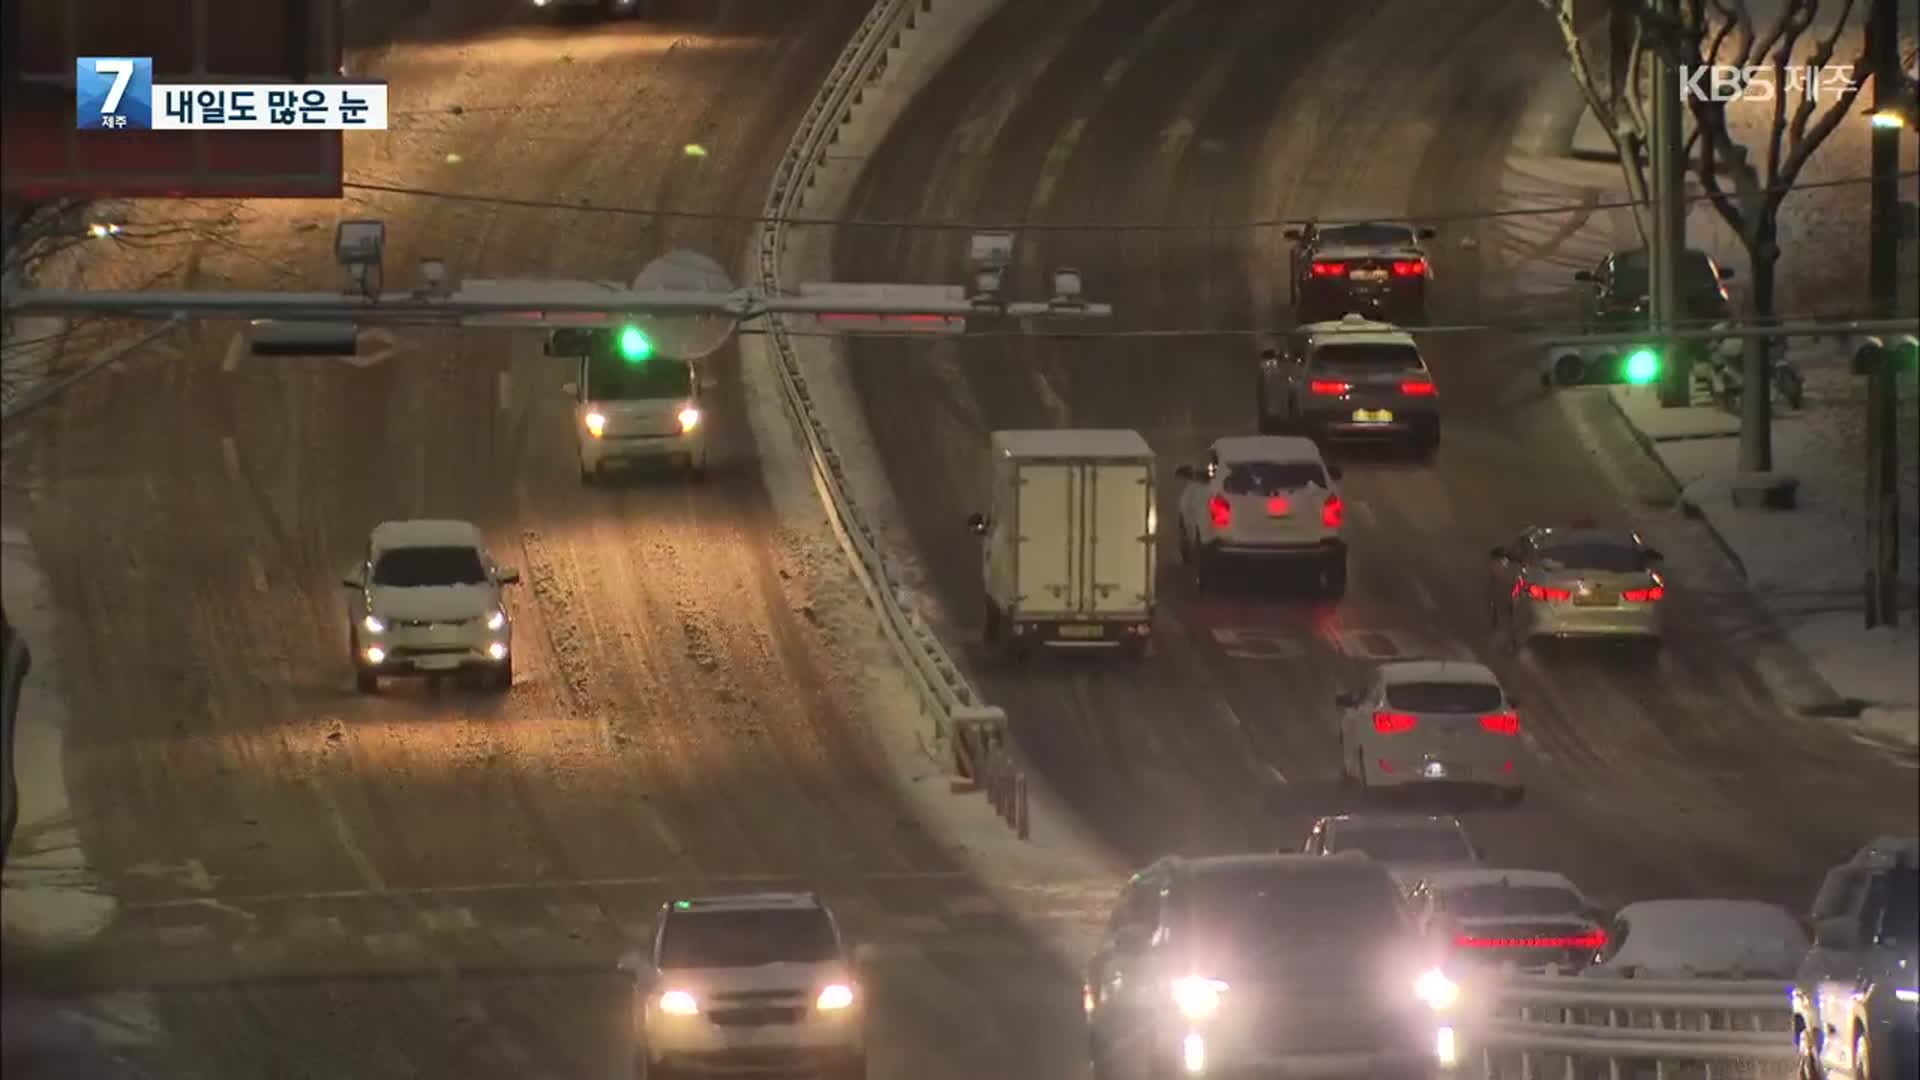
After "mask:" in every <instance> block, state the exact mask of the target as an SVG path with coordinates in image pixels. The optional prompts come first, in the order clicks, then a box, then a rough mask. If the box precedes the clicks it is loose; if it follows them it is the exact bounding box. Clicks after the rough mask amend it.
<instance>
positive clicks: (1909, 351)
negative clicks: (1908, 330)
mask: <svg viewBox="0 0 1920 1080" xmlns="http://www.w3.org/2000/svg"><path fill="white" fill-rule="evenodd" d="M1916 369H1920V338H1916V337H1914V336H1913V335H1912V334H1902V335H1900V336H1899V337H1896V338H1894V339H1893V340H1891V341H1883V340H1881V339H1880V338H1867V339H1866V340H1865V341H1862V342H1861V343H1860V345H1859V347H1858V348H1856V349H1854V350H1853V373H1854V374H1855V375H1872V374H1874V373H1876V372H1879V371H1881V370H1887V371H1890V372H1892V374H1894V375H1896V376H1898V375H1901V374H1906V373H1911V372H1914V371H1915V370H1916Z"/></svg>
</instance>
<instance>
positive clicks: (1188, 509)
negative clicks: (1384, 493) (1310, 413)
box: [1174, 435, 1347, 599]
mask: <svg viewBox="0 0 1920 1080" xmlns="http://www.w3.org/2000/svg"><path fill="white" fill-rule="evenodd" d="M1174 475H1175V476H1178V477H1180V478H1181V479H1183V480H1185V481H1187V486H1186V489H1185V490H1184V491H1182V492H1181V493H1180V557H1181V560H1182V561H1183V562H1185V563H1187V564H1188V565H1190V566H1192V567H1193V571H1194V577H1195V580H1196V581H1197V582H1198V583H1199V584H1200V586H1201V587H1202V588H1205V587H1207V586H1209V585H1211V584H1213V583H1214V581H1215V579H1216V578H1217V577H1218V576H1219V574H1220V572H1221V571H1222V570H1223V569H1225V568H1226V565H1227V564H1228V563H1232V562H1239V563H1253V562H1268V563H1288V564H1297V565H1302V566H1305V567H1308V568H1310V569H1312V570H1313V571H1314V572H1315V574H1316V575H1317V577H1318V580H1319V583H1320V590H1321V592H1322V593H1323V594H1325V595H1326V596H1328V597H1331V598H1336V599H1337V598H1339V597H1340V596H1343V595H1345V593H1346V591H1347V543H1346V541H1345V540H1344V539H1342V538H1341V529H1342V527H1343V526H1344V525H1345V519H1346V506H1345V503H1344V502H1342V500H1341V498H1340V492H1339V491H1338V489H1336V488H1335V487H1334V481H1336V480H1338V479H1339V478H1340V470H1339V468H1338V466H1329V465H1328V464H1327V463H1326V462H1324V461H1323V460H1321V457H1320V449H1319V447H1317V446H1315V445H1314V443H1313V440H1311V439H1305V438H1299V437H1295V436H1280V435H1254V436H1236V437H1232V438H1225V439H1217V440H1215V441H1214V444H1213V446H1212V447H1211V448H1210V449H1209V450H1208V451H1207V464H1206V465H1205V467H1204V469H1194V468H1192V467H1189V466H1186V465H1182V466H1180V468H1178V469H1176V470H1174Z"/></svg>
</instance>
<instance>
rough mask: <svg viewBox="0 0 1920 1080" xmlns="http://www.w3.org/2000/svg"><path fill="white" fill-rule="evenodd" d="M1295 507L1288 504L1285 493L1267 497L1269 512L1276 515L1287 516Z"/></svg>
mask: <svg viewBox="0 0 1920 1080" xmlns="http://www.w3.org/2000/svg"><path fill="white" fill-rule="evenodd" d="M1292 509H1293V508H1292V507H1290V506H1288V505H1287V497H1286V496H1285V495H1275V496H1272V497H1271V498H1269V499H1267V513H1269V514H1272V515H1273V516H1274V517H1285V516H1286V515H1287V514H1288V513H1289V512H1290V511H1291V510H1292Z"/></svg>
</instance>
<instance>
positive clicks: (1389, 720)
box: [1373, 712, 1420, 735]
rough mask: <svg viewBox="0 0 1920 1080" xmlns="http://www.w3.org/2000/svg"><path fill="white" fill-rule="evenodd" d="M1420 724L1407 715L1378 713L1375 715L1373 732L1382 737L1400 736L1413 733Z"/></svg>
mask: <svg viewBox="0 0 1920 1080" xmlns="http://www.w3.org/2000/svg"><path fill="white" fill-rule="evenodd" d="M1419 722H1420V721H1418V720H1416V719H1414V718H1413V717H1411V716H1408V715H1407V714H1406V713H1397V712H1377V713H1374V714H1373V730H1375V731H1377V732H1379V733H1380V734H1382V735H1398V734H1400V733H1402V732H1406V731H1412V730H1413V729H1414V726H1415V725H1416V724H1418V723H1419Z"/></svg>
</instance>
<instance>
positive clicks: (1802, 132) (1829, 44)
mask: <svg viewBox="0 0 1920 1080" xmlns="http://www.w3.org/2000/svg"><path fill="white" fill-rule="evenodd" d="M1809 2H1810V3H1812V4H1813V6H1814V7H1816V8H1817V7H1819V0H1809ZM1853 8H1854V0H1845V3H1843V4H1842V5H1841V8H1840V17H1839V18H1838V19H1836V20H1835V21H1834V25H1833V32H1832V33H1830V34H1828V35H1827V36H1826V38H1825V39H1824V40H1822V41H1821V42H1820V44H1819V46H1818V47H1817V48H1815V49H1814V53H1813V57H1812V59H1811V61H1810V62H1809V64H1810V66H1811V67H1812V68H1813V69H1814V70H1815V71H1818V70H1820V69H1822V68H1824V67H1826V66H1827V65H1828V64H1829V63H1831V62H1832V61H1833V53H1834V49H1835V48H1836V47H1837V46H1838V45H1839V42H1840V35H1841V34H1842V33H1844V32H1845V31H1846V29H1847V25H1848V24H1849V22H1851V16H1852V14H1853ZM1871 62H1872V56H1871V54H1870V53H1869V52H1868V51H1867V44H1866V35H1865V34H1862V35H1861V44H1860V51H1859V52H1858V53H1857V54H1855V55H1854V58H1853V63H1851V64H1849V65H1846V66H1847V69H1848V70H1849V71H1850V72H1853V73H1858V72H1862V71H1865V70H1867V66H1868V65H1869V64H1870V63H1871ZM1862 82H1863V80H1861V79H1859V78H1850V79H1849V80H1848V82H1847V88H1846V89H1845V90H1843V91H1841V93H1840V99H1839V100H1838V101H1836V102H1834V103H1833V105H1832V106H1830V107H1829V108H1828V109H1827V111H1826V112H1825V113H1823V114H1821V116H1820V118H1819V119H1818V120H1817V121H1814V124H1813V127H1812V129H1811V130H1809V129H1808V127H1807V122H1808V120H1809V119H1811V118H1812V117H1813V115H1814V112H1815V110H1816V109H1817V108H1818V95H1817V94H1813V93H1809V94H1808V95H1807V96H1806V99H1805V100H1804V101H1802V102H1801V103H1800V107H1799V108H1798V109H1797V110H1796V111H1795V113H1794V117H1793V141H1792V142H1791V143H1790V144H1789V148H1788V150H1787V159H1786V161H1785V162H1783V163H1782V164H1781V166H1780V170H1779V171H1778V172H1776V173H1774V174H1773V176H1772V177H1770V179H1773V180H1775V181H1777V182H1778V183H1781V184H1792V183H1793V182H1794V181H1795V180H1798V179H1799V178H1800V169H1801V168H1802V167H1803V166H1804V165H1806V163H1807V158H1809V157H1811V156H1812V155H1813V152H1814V151H1815V150H1817V149H1819V147H1820V144H1821V143H1822V142H1825V141H1826V138H1827V136H1828V135H1831V134H1833V131H1834V129H1835V128H1837V127H1839V126H1840V121H1841V120H1843V119H1845V118H1846V116H1847V115H1848V114H1849V113H1851V112H1852V111H1853V105H1854V102H1855V101H1857V100H1858V99H1859V97H1860V87H1861V84H1862ZM1782 197H1783V198H1784V197H1785V196H1784V193H1783V195H1782Z"/></svg>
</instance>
